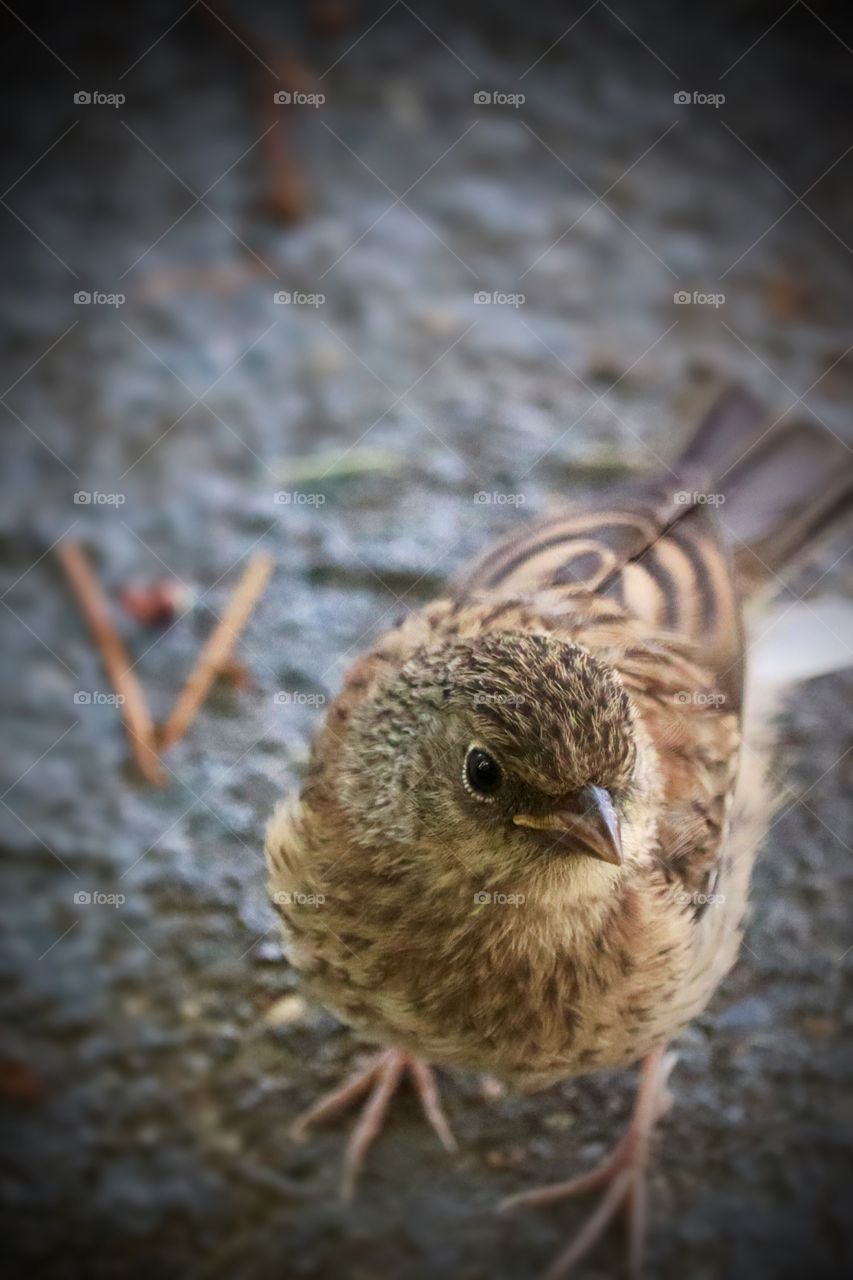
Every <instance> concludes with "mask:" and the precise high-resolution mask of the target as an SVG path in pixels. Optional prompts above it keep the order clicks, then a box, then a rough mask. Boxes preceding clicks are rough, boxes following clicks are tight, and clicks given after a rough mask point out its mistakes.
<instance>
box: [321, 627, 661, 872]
mask: <svg viewBox="0 0 853 1280" xmlns="http://www.w3.org/2000/svg"><path fill="white" fill-rule="evenodd" d="M638 750H640V751H641V750H642V747H641V746H639V744H638V736H637V726H636V722H635V717H634V714H633V711H632V707H631V703H630V701H629V698H628V696H627V694H626V692H625V690H624V688H623V686H622V682H621V680H620V678H619V676H618V675H617V674H616V673H615V672H614V671H613V670H612V669H610V668H609V667H607V666H606V665H605V664H603V663H602V662H601V661H599V660H598V659H596V658H595V657H593V655H592V654H591V653H590V652H589V651H588V650H587V649H585V648H583V647H582V646H579V645H576V644H572V643H568V642H566V641H564V640H560V639H558V638H554V637H552V636H550V635H540V634H515V633H511V632H497V633H494V634H490V635H486V636H483V635H479V636H477V637H474V638H471V639H461V640H454V641H452V642H449V643H446V644H443V645H439V646H436V647H429V648H423V649H420V650H418V651H416V652H415V653H413V654H412V656H411V657H410V658H409V660H408V661H407V662H406V663H405V664H404V665H403V666H402V667H401V668H396V669H395V670H394V671H393V672H392V673H390V674H388V675H386V676H380V677H379V678H378V679H377V680H376V681H375V683H374V684H373V685H372V687H371V688H370V690H369V691H368V692H367V693H366V694H365V695H364V696H362V697H361V698H360V699H357V700H355V702H354V704H353V705H351V707H350V710H349V714H348V716H346V717H345V718H344V719H343V723H342V724H341V723H340V721H339V719H336V718H335V717H334V715H332V717H331V718H330V724H329V726H328V727H327V731H326V732H325V733H323V734H322V735H321V736H320V738H319V740H318V743H317V745H316V747H315V751H314V758H313V768H312V771H311V774H310V775H309V781H308V785H307V787H306V792H305V797H304V798H305V800H306V802H307V803H308V804H309V805H310V807H311V811H312V812H311V818H312V820H311V822H310V823H305V824H303V827H302V830H303V838H304V840H307V841H308V842H309V843H310V841H311V840H315V841H319V842H322V843H323V844H324V845H325V850H326V853H327V855H329V854H331V853H332V851H334V859H335V860H336V861H338V862H341V863H342V864H344V865H349V866H350V867H354V866H358V865H361V866H362V867H363V868H364V869H365V871H366V870H367V869H368V868H370V867H377V866H382V865H384V869H385V870H386V871H387V872H388V874H389V875H390V874H392V873H393V874H397V875H399V876H400V877H401V879H402V880H406V879H407V878H408V881H409V883H408V886H407V889H408V891H409V892H410V891H411V889H412V885H413V884H418V883H430V884H431V885H432V886H434V885H435V884H436V883H437V882H439V881H440V882H441V883H444V884H448V885H450V884H452V882H453V878H454V875H456V876H465V877H467V880H466V883H470V877H471V876H472V875H473V876H474V877H475V878H476V877H480V878H483V877H499V878H500V880H501V882H502V883H504V884H513V883H514V884H516V885H518V887H519V889H520V890H521V891H522V892H525V891H526V889H527V887H529V885H530V884H531V883H532V878H533V877H536V876H537V875H542V876H544V877H546V880H547V883H548V884H549V885H553V884H554V883H555V881H557V882H559V881H562V882H563V883H565V884H566V885H567V886H569V887H571V886H574V889H575V892H577V893H582V892H583V891H584V886H592V887H593V888H595V889H596V890H597V891H598V892H601V891H602V890H604V891H606V889H607V887H608V886H609V885H611V884H612V881H613V879H614V877H618V876H619V875H620V874H621V868H622V867H623V865H624V863H625V861H626V859H627V858H628V857H629V856H630V851H631V849H632V847H634V846H635V845H636V839H632V824H633V823H634V816H633V815H634V813H635V811H636V808H637V806H636V805H635V800H636V792H637V787H638V783H637V775H638V767H637V765H638ZM306 855H307V856H308V857H310V849H309V848H303V856H306ZM327 861H328V859H327ZM343 869H344V866H342V867H341V870H343Z"/></svg>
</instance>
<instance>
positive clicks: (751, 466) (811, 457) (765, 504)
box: [679, 387, 853, 596]
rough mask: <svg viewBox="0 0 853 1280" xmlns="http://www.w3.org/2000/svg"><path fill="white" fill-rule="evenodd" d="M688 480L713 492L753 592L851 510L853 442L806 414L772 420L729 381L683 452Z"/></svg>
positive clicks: (743, 582)
mask: <svg viewBox="0 0 853 1280" xmlns="http://www.w3.org/2000/svg"><path fill="white" fill-rule="evenodd" d="M679 467H680V470H681V474H682V475H683V476H684V477H685V483H686V484H692V485H693V486H694V487H695V488H696V489H698V490H700V491H702V492H704V493H706V494H709V495H711V494H713V495H714V500H715V503H716V508H717V515H718V517H719V519H720V523H721V524H722V526H723V528H724V529H725V530H726V532H727V533H728V535H729V537H730V539H731V542H732V549H733V554H734V560H735V570H736V573H737V577H738V582H739V586H740V588H741V590H742V591H743V592H744V594H745V595H747V596H749V595H753V594H755V593H756V592H759V591H761V590H762V589H763V588H765V587H767V586H768V585H769V584H771V583H773V582H774V581H775V579H776V578H777V576H778V574H779V572H780V571H781V570H783V569H785V568H787V567H788V566H789V565H790V564H791V563H793V562H795V561H796V560H798V559H799V558H800V557H802V556H804V555H807V554H808V552H809V551H810V550H811V549H812V547H813V546H814V544H815V543H816V542H817V541H818V540H820V539H822V538H825V537H826V536H827V535H828V534H829V533H831V531H832V530H833V529H834V528H835V527H836V526H837V525H839V524H841V523H843V522H844V521H845V520H847V519H849V517H850V514H851V511H853V450H851V449H850V448H848V446H847V445H846V444H845V443H844V442H843V441H842V440H841V439H839V438H838V437H837V436H834V435H833V434H832V432H830V431H829V429H828V428H825V427H823V426H822V425H820V424H819V423H815V422H810V421H791V422H788V421H786V420H785V417H784V415H783V416H782V418H778V419H776V421H774V420H773V419H772V418H768V416H767V414H766V412H765V411H764V410H763V409H762V408H761V406H760V405H759V404H758V402H757V401H756V400H754V399H753V397H752V396H751V395H749V393H748V392H746V391H744V390H742V389H741V388H739V387H733V388H731V389H729V390H727V391H726V392H724V393H723V394H722V395H721V396H719V397H718V399H717V400H716V401H715V402H714V403H713V404H712V405H711V407H710V409H709V410H708V411H707V413H706V414H705V415H704V417H703V418H702V420H701V421H700V423H699V426H698V428H697V430H696V432H695V434H694V436H693V438H692V439H691V441H690V442H689V444H688V445H687V448H686V449H685V451H684V453H683V454H682V457H681V461H680V464H679Z"/></svg>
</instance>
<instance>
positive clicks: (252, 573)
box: [160, 553, 273, 751]
mask: <svg viewBox="0 0 853 1280" xmlns="http://www.w3.org/2000/svg"><path fill="white" fill-rule="evenodd" d="M272 570H273V559H272V556H270V555H267V554H266V553H258V554H257V555H254V556H252V559H251V560H250V561H249V563H248V565H247V566H246V571H245V573H244V574H243V576H242V578H241V579H240V581H239V582H238V584H237V586H236V587H235V589H234V592H233V594H232V596H231V599H230V600H229V601H228V604H227V606H226V609H225V612H224V613H223V615H222V617H221V618H220V620H219V623H218V625H217V626H216V627H215V628H214V630H213V631H212V632H211V634H210V636H209V637H208V639H207V640H206V642H205V644H204V646H203V647H202V650H201V653H200V654H199V656H198V659H197V661H196V664H195V666H194V667H193V669H192V671H191V672H190V674H189V677H188V679H187V682H186V684H185V685H184V688H183V690H182V692H181V693H180V694H179V696H178V700H177V702H176V703H175V705H174V707H173V708H172V712H171V714H170V715H169V718H168V720H167V721H166V723H165V725H164V726H163V729H162V732H161V734H160V749H161V751H164V750H165V749H166V748H167V747H170V746H172V745H173V743H175V742H177V741H178V740H179V739H180V738H182V737H183V736H184V734H185V733H186V731H187V729H188V728H189V727H190V725H191V724H192V722H193V720H194V719H195V717H196V716H197V715H198V712H199V709H200V707H201V705H202V703H203V702H204V700H205V698H206V697H207V695H208V693H209V692H210V687H211V685H212V684H213V682H214V680H215V679H216V677H217V676H218V675H219V673H220V672H221V671H222V669H223V668H224V667H225V666H226V665H227V663H228V659H229V658H230V656H231V651H232V649H233V648H234V644H235V642H236V640H237V638H238V636H239V634H240V632H241V631H242V630H243V628H244V627H245V625H246V623H247V622H248V621H249V617H250V615H251V612H252V610H253V609H254V607H255V604H256V603H257V600H258V598H259V596H260V595H261V592H262V591H263V589H264V587H265V586H266V585H267V582H268V581H269V577H270V574H271V573H272Z"/></svg>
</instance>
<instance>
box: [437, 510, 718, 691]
mask: <svg viewBox="0 0 853 1280" xmlns="http://www.w3.org/2000/svg"><path fill="white" fill-rule="evenodd" d="M701 497H704V495H694V494H687V493H682V492H681V491H677V492H674V491H673V487H672V486H671V485H669V486H664V485H660V486H659V487H658V488H649V487H645V488H641V489H626V490H622V491H617V492H614V493H613V494H612V495H611V497H610V498H609V499H608V500H607V501H605V502H602V503H597V504H596V505H589V506H585V507H583V508H578V509H576V510H573V511H570V512H568V513H567V514H565V515H563V516H557V517H555V518H553V519H549V520H541V521H539V522H537V523H536V524H532V525H529V526H528V527H527V528H526V529H525V531H524V533H523V534H521V535H515V536H513V537H510V538H506V539H504V540H503V541H501V542H499V543H498V544H497V545H496V546H495V547H493V548H492V550H491V551H489V552H488V553H487V554H486V555H485V556H483V557H482V558H481V559H480V560H478V561H477V562H476V563H475V564H474V565H473V566H472V567H471V568H470V569H469V571H468V572H467V573H465V574H464V575H463V576H462V577H461V578H460V579H459V580H458V582H457V584H456V599H457V600H466V599H476V598H478V597H482V596H489V597H492V598H494V599H506V598H507V597H512V596H531V595H532V596H534V597H535V596H536V595H537V594H538V593H547V597H548V599H549V600H550V601H553V600H554V599H555V598H561V597H562V598H563V599H564V600H565V603H566V606H567V607H569V606H570V605H571V603H572V602H574V603H575V604H576V605H577V606H578V610H579V612H583V608H584V602H585V601H587V600H589V598H590V597H596V598H597V599H599V600H602V599H606V600H611V601H613V602H614V603H615V604H617V605H619V606H622V607H623V608H624V609H625V611H626V612H627V614H628V616H629V617H632V618H635V619H637V620H638V621H640V622H643V623H646V624H648V625H649V626H650V627H653V628H654V629H656V630H660V631H666V632H670V633H672V634H673V635H674V636H677V637H678V638H680V639H682V640H685V641H688V642H690V644H691V645H692V646H694V647H695V651H696V654H697V657H698V658H699V660H700V661H701V662H702V664H703V665H704V666H706V667H707V668H709V669H710V670H711V671H713V672H714V673H715V674H716V676H717V678H718V681H719V684H720V688H721V689H723V691H724V692H725V694H726V696H727V698H728V699H729V700H730V704H731V705H732V706H733V707H735V706H737V705H738V704H739V702H740V694H741V679H742V675H741V663H742V632H741V623H740V610H739V606H738V601H737V595H736V591H735V586H734V579H733V574H732V565H731V556H730V553H729V549H728V547H727V544H726V541H725V538H724V537H722V536H721V533H720V529H719V525H718V523H717V520H716V518H715V516H714V513H713V510H712V508H711V507H710V506H709V505H708V504H707V503H705V502H702V501H700V498H701Z"/></svg>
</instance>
